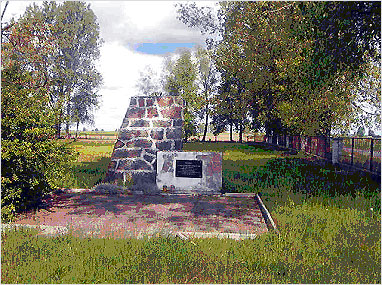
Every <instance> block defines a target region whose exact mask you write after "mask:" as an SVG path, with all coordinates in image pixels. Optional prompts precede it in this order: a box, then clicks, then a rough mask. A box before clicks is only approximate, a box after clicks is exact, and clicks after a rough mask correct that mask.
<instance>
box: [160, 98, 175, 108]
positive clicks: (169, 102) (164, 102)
mask: <svg viewBox="0 0 382 285" xmlns="http://www.w3.org/2000/svg"><path fill="white" fill-rule="evenodd" d="M172 104H173V99H172V97H161V98H158V105H159V106H160V107H166V106H170V105H172Z"/></svg>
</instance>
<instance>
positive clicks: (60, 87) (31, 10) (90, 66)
mask: <svg viewBox="0 0 382 285" xmlns="http://www.w3.org/2000/svg"><path fill="white" fill-rule="evenodd" d="M36 20H38V21H41V22H43V23H44V25H45V27H46V28H45V29H44V30H42V31H41V33H45V34H46V35H47V36H49V35H54V39H55V49H54V50H52V52H51V54H50V55H49V61H48V65H47V66H45V71H44V72H45V73H46V76H47V78H48V80H50V89H49V95H50V101H49V103H50V106H51V107H52V108H53V109H54V111H55V113H56V130H57V135H59V134H60V129H61V124H62V123H64V122H65V123H66V125H67V131H68V130H69V125H70V124H71V123H77V125H78V124H79V123H80V122H82V123H85V122H92V115H91V113H92V111H93V110H94V108H95V107H96V106H97V104H98V100H99V94H97V91H98V88H99V86H100V84H101V83H102V77H101V75H100V73H99V72H98V71H97V70H96V67H95V61H96V60H97V59H98V58H99V47H100V45H101V40H100V38H99V25H98V23H97V19H96V16H95V15H94V13H93V11H92V10H91V9H90V6H89V5H86V4H85V3H83V2H73V1H66V2H63V3H62V4H57V3H56V2H44V3H43V4H42V5H41V6H37V5H33V6H30V7H28V8H27V10H26V12H25V14H24V15H23V16H22V17H21V18H20V20H19V22H20V23H24V24H25V25H29V24H31V23H33V21H36ZM25 60H27V61H28V60H29V59H28V57H26V58H25Z"/></svg>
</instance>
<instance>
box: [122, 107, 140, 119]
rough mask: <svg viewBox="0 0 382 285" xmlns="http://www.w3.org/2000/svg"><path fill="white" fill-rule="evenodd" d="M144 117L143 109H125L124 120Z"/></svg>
mask: <svg viewBox="0 0 382 285" xmlns="http://www.w3.org/2000/svg"><path fill="white" fill-rule="evenodd" d="M144 116H145V109H144V108H137V107H134V108H129V109H127V112H126V115H125V117H126V118H143V117H144Z"/></svg>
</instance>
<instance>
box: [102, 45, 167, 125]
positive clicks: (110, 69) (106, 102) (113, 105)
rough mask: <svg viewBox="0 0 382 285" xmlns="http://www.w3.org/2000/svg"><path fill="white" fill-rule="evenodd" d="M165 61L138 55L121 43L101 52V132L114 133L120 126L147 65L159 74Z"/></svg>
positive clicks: (160, 58)
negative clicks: (142, 71) (138, 80)
mask: <svg viewBox="0 0 382 285" xmlns="http://www.w3.org/2000/svg"><path fill="white" fill-rule="evenodd" d="M162 60H163V58H162V57H161V56H156V55H146V54H141V53H136V52H133V51H132V50H130V49H127V48H125V47H123V46H121V45H119V44H118V43H106V44H105V45H104V46H103V47H102V48H101V58H100V62H99V70H100V71H101V73H102V76H103V79H104V85H103V87H102V88H101V90H100V94H101V95H102V102H101V104H100V109H99V110H97V111H96V114H95V126H96V127H97V128H98V129H105V130H115V129H117V128H119V127H120V126H121V124H122V120H123V117H124V115H125V113H126V110H127V107H128V106H129V101H130V97H131V96H134V95H136V94H137V91H136V88H135V84H136V82H137V79H138V77H139V71H140V70H143V69H144V67H145V66H147V65H150V66H151V67H152V69H153V70H156V71H159V70H161V65H162Z"/></svg>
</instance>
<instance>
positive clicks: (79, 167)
mask: <svg viewBox="0 0 382 285" xmlns="http://www.w3.org/2000/svg"><path fill="white" fill-rule="evenodd" d="M70 146H71V147H72V148H73V150H74V151H76V152H78V153H79V156H78V158H77V161H76V162H74V163H73V165H72V166H71V167H70V169H69V171H68V172H67V173H66V175H65V177H60V178H59V179H60V181H58V183H59V185H60V187H62V188H92V187H93V186H94V185H96V184H98V183H100V182H101V180H102V179H103V178H104V177H105V175H106V171H107V167H108V165H109V163H110V157H111V154H112V152H113V148H114V143H113V142H102V141H100V142H94V141H90V142H88V141H76V142H72V143H71V144H70Z"/></svg>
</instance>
